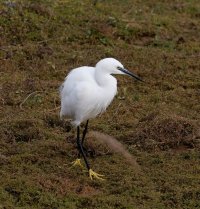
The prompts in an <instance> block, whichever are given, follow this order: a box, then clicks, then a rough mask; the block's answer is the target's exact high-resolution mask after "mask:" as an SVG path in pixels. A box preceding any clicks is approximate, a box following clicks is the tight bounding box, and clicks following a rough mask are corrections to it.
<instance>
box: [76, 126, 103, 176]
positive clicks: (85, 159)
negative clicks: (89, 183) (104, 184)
mask: <svg viewBox="0 0 200 209" xmlns="http://www.w3.org/2000/svg"><path fill="white" fill-rule="evenodd" d="M77 146H78V149H79V151H80V153H81V155H82V156H83V159H84V161H85V164H86V167H87V169H88V172H89V177H90V178H91V179H93V178H97V179H101V180H103V178H102V176H103V175H100V174H98V173H95V172H94V171H93V170H92V169H91V168H90V165H89V162H88V161H87V158H86V155H85V152H84V150H83V146H82V143H81V141H80V128H79V126H78V127H77Z"/></svg>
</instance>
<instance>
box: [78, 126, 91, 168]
mask: <svg viewBox="0 0 200 209" xmlns="http://www.w3.org/2000/svg"><path fill="white" fill-rule="evenodd" d="M77 146H78V150H79V152H80V154H81V155H82V156H83V159H84V161H85V164H86V167H87V169H88V170H90V165H89V163H88V161H87V159H86V155H85V152H84V150H83V146H82V144H81V141H80V128H79V126H77Z"/></svg>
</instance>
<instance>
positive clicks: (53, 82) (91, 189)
mask: <svg viewBox="0 0 200 209" xmlns="http://www.w3.org/2000/svg"><path fill="white" fill-rule="evenodd" d="M93 2H94V1H92V0H84V1H82V0H19V1H17V0H16V1H14V0H13V1H7V0H1V1H0V14H1V15H0V25H1V26H0V33H1V39H0V44H1V47H0V56H1V59H0V62H1V64H0V209H64V208H69V209H75V208H83V209H89V208H91V209H94V208H97V209H107V208H108V209H111V208H113V209H114V208H119V209H126V208H127V209H150V208H152V209H172V208H174V209H194V208H196V209H197V208H200V186H199V185H200V128H199V125H200V2H199V0H176V1H174V0H168V1H166V0H165V1H164V0H163V1H158V0H157V1H156V0H123V1H122V0H107V1H103V0H102V1H100V0H99V1H97V3H96V5H94V4H93ZM105 57H115V58H117V59H118V60H120V61H121V62H122V63H123V64H124V65H125V66H126V68H127V69H130V70H131V71H134V72H135V73H136V74H138V75H139V76H140V77H142V78H143V79H144V80H145V82H144V83H139V82H136V81H133V79H131V78H129V77H126V76H118V77H117V78H118V81H119V82H118V95H117V96H116V98H115V100H114V101H113V103H112V105H111V106H110V107H109V108H108V110H107V112H106V113H104V114H102V115H101V116H100V117H98V118H96V119H94V120H91V121H90V124H89V125H90V126H89V128H90V130H95V131H99V132H102V133H105V134H108V135H110V136H112V137H115V138H116V139H117V140H119V141H120V142H121V143H122V144H123V145H124V146H125V147H126V149H127V150H128V151H129V152H130V153H131V154H132V155H133V156H134V158H135V159H137V162H138V164H139V165H140V167H141V172H137V171H136V169H135V168H134V166H132V165H131V164H130V165H129V164H128V163H127V162H126V160H125V159H124V158H123V157H122V156H121V155H120V154H117V153H113V152H112V151H111V150H110V149H109V148H108V147H106V146H102V145H101V144H99V142H98V141H96V139H95V138H93V137H91V136H89V137H88V141H87V147H88V149H90V150H92V152H91V153H92V155H91V157H90V158H89V160H90V162H91V165H92V167H93V169H94V170H95V171H96V172H99V173H102V174H105V175H106V181H96V180H95V181H91V180H90V179H89V178H88V175H87V172H86V171H84V170H81V169H80V168H71V164H70V163H71V162H72V161H73V160H74V159H75V158H76V155H77V151H76V146H75V131H74V130H73V128H72V127H71V126H70V123H69V122H68V121H65V122H63V121H61V120H60V119H59V106H60V99H59V94H58V88H59V86H60V84H61V83H62V82H63V80H64V77H65V76H66V75H67V73H68V72H69V70H70V69H72V68H74V67H78V66H82V65H91V66H94V65H95V64H96V62H97V61H98V60H100V59H102V58H105Z"/></svg>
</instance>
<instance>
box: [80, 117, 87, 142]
mask: <svg viewBox="0 0 200 209" xmlns="http://www.w3.org/2000/svg"><path fill="white" fill-rule="evenodd" d="M88 122H89V120H87V122H86V124H85V129H84V131H83V137H82V140H81V144H82V145H83V142H84V140H85V136H86V133H87V129H88Z"/></svg>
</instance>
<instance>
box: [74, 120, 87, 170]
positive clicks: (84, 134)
mask: <svg viewBox="0 0 200 209" xmlns="http://www.w3.org/2000/svg"><path fill="white" fill-rule="evenodd" d="M88 122H89V120H87V122H86V125H85V129H84V130H83V137H82V140H81V144H82V147H83V150H84V151H85V152H86V155H87V153H88V151H87V149H86V148H85V147H84V146H83V142H84V139H85V136H86V133H87V128H88ZM77 138H78V136H77ZM77 149H78V151H79V152H78V158H77V159H76V160H75V161H73V162H72V166H76V165H78V166H80V167H82V168H83V165H82V164H81V159H80V157H81V150H80V147H79V146H77Z"/></svg>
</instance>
